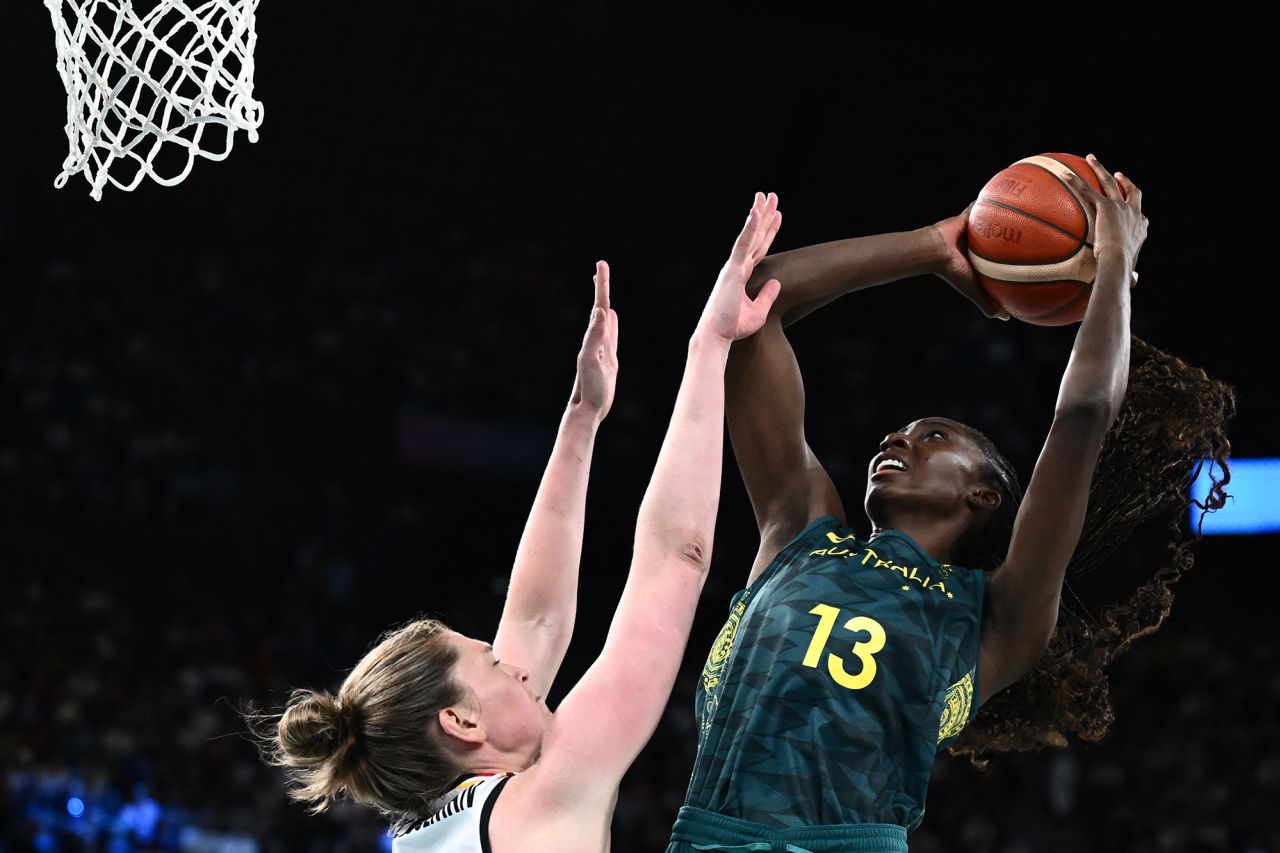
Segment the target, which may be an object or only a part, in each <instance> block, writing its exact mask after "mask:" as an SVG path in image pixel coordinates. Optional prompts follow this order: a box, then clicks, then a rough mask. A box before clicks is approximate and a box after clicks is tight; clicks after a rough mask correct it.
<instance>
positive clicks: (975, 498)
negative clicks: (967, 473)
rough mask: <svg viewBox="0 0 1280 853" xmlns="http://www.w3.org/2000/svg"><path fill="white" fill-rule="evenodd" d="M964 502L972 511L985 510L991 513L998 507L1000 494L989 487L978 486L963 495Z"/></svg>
mask: <svg viewBox="0 0 1280 853" xmlns="http://www.w3.org/2000/svg"><path fill="white" fill-rule="evenodd" d="M965 502H966V503H967V504H968V505H969V508H970V509H972V510H975V511H977V510H985V511H986V512H991V511H992V510H994V509H996V508H997V507H999V506H1000V493H999V492H997V491H996V490H995V489H993V488H991V487H990V486H985V485H979V486H974V487H973V488H972V489H970V490H969V493H968V494H967V495H965Z"/></svg>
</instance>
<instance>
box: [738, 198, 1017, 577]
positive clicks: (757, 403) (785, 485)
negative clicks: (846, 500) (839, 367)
mask: <svg viewBox="0 0 1280 853" xmlns="http://www.w3.org/2000/svg"><path fill="white" fill-rule="evenodd" d="M966 219H967V211H966V212H965V213H961V214H960V215H958V216H954V217H952V218H950V219H946V220H943V221H942V222H939V223H938V224H936V225H933V226H930V227H928V228H921V229H919V230H916V231H903V232H898V233H893V234H879V235H876V236H872V237H857V238H853V239H850V240H839V241H836V242H832V243H823V244H821V245H818V246H808V247H806V248H803V249H795V250H793V251H790V252H781V253H779V254H776V255H770V256H769V257H767V258H765V259H764V260H763V261H761V263H760V265H759V266H757V267H756V270H755V273H754V274H753V275H752V277H751V281H750V282H749V283H748V285H747V292H748V293H749V294H751V295H752V296H754V295H755V294H756V292H757V291H758V290H759V288H760V287H761V286H762V285H763V284H764V283H765V282H767V281H770V280H773V279H777V280H779V281H781V282H782V292H781V294H780V295H779V296H778V299H777V301H776V302H775V303H774V306H773V309H772V310H771V311H770V314H769V319H768V321H767V322H766V323H765V325H764V327H763V328H761V329H760V331H759V332H757V333H756V334H755V335H753V336H752V337H750V338H748V339H746V340H743V341H739V342H738V343H737V344H736V345H735V346H734V348H733V350H732V352H731V353H730V355H729V364H728V368H727V370H726V374H725V382H726V386H725V390H726V403H727V411H728V420H729V438H730V440H731V441H732V443H733V450H734V454H735V456H736V457H737V459H738V467H739V469H740V470H741V471H742V478H743V480H744V482H745V483H746V486H747V493H748V494H749V496H750V498H751V505H752V508H753V509H754V510H755V514H756V523H757V525H758V527H759V530H760V550H759V552H758V554H757V556H756V561H755V564H754V565H753V566H752V570H751V576H750V579H749V581H748V582H750V581H754V580H755V578H756V577H757V576H758V575H759V573H760V572H761V571H762V570H763V569H764V567H765V566H767V565H768V564H769V561H770V560H772V559H773V557H774V555H775V554H777V553H778V551H779V550H781V548H782V547H783V546H784V545H785V544H786V543H787V542H789V541H790V540H791V539H793V538H794V537H795V536H796V534H798V533H799V532H800V531H801V530H803V529H804V527H805V526H806V525H807V524H808V523H809V522H810V521H812V520H813V519H815V518H819V517H820V516H823V515H827V514H830V515H834V516H836V517H837V518H839V519H840V520H841V521H844V520H845V513H844V507H843V505H842V504H841V502H840V496H839V494H838V493H837V492H836V488H835V485H834V484H833V483H832V482H831V477H830V476H828V474H827V472H826V470H825V469H824V468H823V467H822V464H821V463H820V462H819V461H818V459H817V457H816V456H815V455H814V453H813V451H812V450H811V449H810V448H809V444H808V442H807V441H806V439H805V433H804V406H805V393H804V380H803V379H802V377H801V375H800V368H799V365H798V364H797V363H796V358H795V353H794V352H793V351H792V349H791V344H790V342H789V341H788V340H787V336H786V334H785V332H784V331H783V328H784V327H785V326H788V325H790V324H791V323H794V322H795V321H796V320H799V319H800V318H801V317H804V316H806V315H807V314H809V313H810V312H812V311H814V310H816V309H818V308H821V307H822V306H823V305H826V304H827V303H829V302H831V301H833V300H835V299H837V298H838V297H840V296H843V295H845V294H846V293H853V292H855V291H858V290H863V289H865V288H868V287H874V286H876V285H879V284H885V283H887V282H891V281H896V280H898V279H903V278H910V277H912V276H917V275H928V274H932V275H936V276H939V277H940V278H943V279H944V280H945V281H947V282H948V283H949V284H950V285H951V286H952V287H953V288H955V289H956V290H957V291H959V292H960V293H962V294H963V295H964V296H965V297H966V298H968V299H970V300H971V301H973V302H974V303H975V304H976V305H977V306H978V307H979V308H980V309H981V310H982V311H983V313H985V314H986V315H987V316H998V315H999V314H1000V310H999V308H998V307H997V306H996V305H995V303H993V302H991V300H990V299H989V298H988V297H987V296H986V294H984V293H983V292H982V291H981V290H980V289H979V288H978V287H977V285H976V284H975V283H974V280H973V272H972V270H971V268H970V267H969V262H968V258H967V257H966V256H965V254H964V239H963V238H964V227H965V220H966ZM1005 318H1006V319H1007V315H1005Z"/></svg>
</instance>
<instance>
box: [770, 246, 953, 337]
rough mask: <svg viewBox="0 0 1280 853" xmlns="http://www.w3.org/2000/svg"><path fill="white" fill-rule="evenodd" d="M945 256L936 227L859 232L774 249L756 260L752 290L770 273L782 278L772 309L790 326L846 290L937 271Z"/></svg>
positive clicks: (847, 291) (852, 290) (849, 291)
mask: <svg viewBox="0 0 1280 853" xmlns="http://www.w3.org/2000/svg"><path fill="white" fill-rule="evenodd" d="M945 261H946V253H945V247H944V246H943V243H942V240H941V239H940V238H939V236H938V235H937V234H936V233H934V230H933V229H932V228H921V229H918V230H916V231H899V232H895V233H891V234H877V235H874V236H871V237H855V238H853V239H850V240H837V241H835V242H832V243H821V244H819V245H816V246H806V247H805V248H803V249H792V250H791V251H789V252H779V253H778V254H776V255H769V256H768V257H767V258H765V259H764V260H763V261H761V262H760V264H759V265H757V266H756V269H755V272H754V273H753V274H752V276H751V280H750V282H748V284H747V293H748V294H750V295H751V296H752V297H754V296H755V295H756V293H758V292H759V290H760V288H761V287H762V286H763V285H764V283H765V282H766V281H768V280H769V279H771V278H776V279H778V281H780V282H782V292H781V294H780V295H779V296H778V301H777V302H775V303H774V305H773V310H772V312H771V313H772V314H773V315H774V316H776V317H779V318H781V320H782V324H783V325H784V326H787V325H790V324H791V323H794V322H795V321H796V320H799V319H800V318H801V317H804V316H805V315H806V314H809V313H810V312H812V311H814V310H816V309H818V308H821V307H822V306H823V305H826V304H827V303H828V302H831V301H832V300H833V299H836V298H837V297H840V296H843V295H844V294H846V293H852V292H854V291H856V290H862V289H864V288H868V287H874V286H876V285H878V284H886V283H888V282H891V281H897V280H898V279H902V278H910V277H912V276H917V275H926V274H930V273H936V272H937V271H938V270H939V269H941V268H942V266H943V265H944V264H945Z"/></svg>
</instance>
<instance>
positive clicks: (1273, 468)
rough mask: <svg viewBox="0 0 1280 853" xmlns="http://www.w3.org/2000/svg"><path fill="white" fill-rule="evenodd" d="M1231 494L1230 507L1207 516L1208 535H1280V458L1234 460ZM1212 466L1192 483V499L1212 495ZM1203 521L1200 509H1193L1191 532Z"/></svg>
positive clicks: (1229, 485) (1193, 507)
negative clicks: (1210, 485)
mask: <svg viewBox="0 0 1280 853" xmlns="http://www.w3.org/2000/svg"><path fill="white" fill-rule="evenodd" d="M1230 465H1231V482H1230V483H1228V484H1227V492H1228V493H1229V494H1230V495H1231V497H1230V498H1228V499H1227V505H1226V506H1225V507H1223V508H1222V509H1220V510H1218V511H1217V512H1211V513H1208V514H1206V515H1205V517H1204V527H1203V531H1204V534H1205V535H1206V536H1217V535H1225V534H1246V533H1280V458H1275V457H1272V458H1257V459H1232V460H1231V461H1230ZM1209 484H1210V479H1209V465H1208V463H1205V466H1204V467H1203V468H1202V469H1201V470H1200V476H1198V477H1197V478H1196V480H1195V482H1194V483H1192V484H1191V497H1192V498H1193V499H1195V500H1198V501H1202V502H1203V501H1204V499H1205V497H1206V496H1207V495H1208V494H1209ZM1199 521H1200V508H1199V507H1196V506H1192V507H1191V529H1192V530H1194V529H1195V528H1196V525H1197V524H1199Z"/></svg>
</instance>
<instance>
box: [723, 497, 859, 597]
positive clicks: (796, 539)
mask: <svg viewBox="0 0 1280 853" xmlns="http://www.w3.org/2000/svg"><path fill="white" fill-rule="evenodd" d="M833 521H834V522H835V523H836V524H839V523H840V519H838V518H836V517H835V516H834V515H831V514H830V513H828V514H826V515H821V516H818V517H817V518H815V519H814V520H813V521H811V522H809V523H808V524H807V525H805V528H804V530H801V531H800V532H799V533H797V534H796V535H795V536H792V537H791V541H789V542H787V544H786V545H783V546H782V547H781V548H779V549H778V553H776V554H774V555H773V558H772V559H770V560H769V564H768V565H767V566H765V567H764V570H763V571H761V572H760V574H758V575H756V577H755V578H754V579H753V580H752V581H751V584H750V585H749V586H748V587H747V590H746V591H747V592H751V591H753V590H755V589H756V588H757V587H759V586H760V585H761V584H764V583H765V582H767V581H768V579H769V578H770V577H772V575H773V573H774V571H775V570H776V569H777V568H778V561H779V560H782V559H783V558H784V557H787V556H789V555H790V553H791V552H792V551H794V550H795V549H796V547H797V546H798V545H799V544H800V543H801V542H802V541H803V540H804V538H805V537H806V536H808V535H809V534H810V533H812V532H813V531H814V530H816V529H817V528H819V527H821V526H822V525H824V524H830V523H832V522H833Z"/></svg>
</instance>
